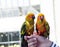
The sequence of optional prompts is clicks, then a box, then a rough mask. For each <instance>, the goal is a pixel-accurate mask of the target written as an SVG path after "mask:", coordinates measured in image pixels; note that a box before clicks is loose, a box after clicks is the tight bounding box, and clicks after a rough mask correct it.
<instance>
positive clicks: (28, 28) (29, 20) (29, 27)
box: [20, 13, 35, 47]
mask: <svg viewBox="0 0 60 47" xmlns="http://www.w3.org/2000/svg"><path fill="white" fill-rule="evenodd" d="M34 19H35V15H34V14H33V13H28V14H27V15H26V18H25V22H24V23H23V25H22V27H21V31H20V33H21V47H28V43H27V41H26V40H25V39H24V36H30V35H32V34H33V32H34Z"/></svg>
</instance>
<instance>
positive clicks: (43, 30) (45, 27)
mask: <svg viewBox="0 0 60 47" xmlns="http://www.w3.org/2000/svg"><path fill="white" fill-rule="evenodd" d="M36 32H37V34H38V35H39V36H43V37H44V38H48V39H49V33H50V26H49V24H48V22H47V21H46V19H45V16H44V14H43V13H39V14H38V16H37V21H36Z"/></svg>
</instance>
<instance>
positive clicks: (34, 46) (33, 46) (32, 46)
mask: <svg viewBox="0 0 60 47" xmlns="http://www.w3.org/2000/svg"><path fill="white" fill-rule="evenodd" d="M36 46H37V45H36V44H35V45H31V46H28V47H36Z"/></svg>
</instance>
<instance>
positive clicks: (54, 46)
mask: <svg viewBox="0 0 60 47" xmlns="http://www.w3.org/2000/svg"><path fill="white" fill-rule="evenodd" d="M50 47H59V46H58V45H57V44H56V43H54V42H52V44H51V46H50Z"/></svg>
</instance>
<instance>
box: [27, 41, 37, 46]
mask: <svg viewBox="0 0 60 47" xmlns="http://www.w3.org/2000/svg"><path fill="white" fill-rule="evenodd" d="M36 44H37V41H34V42H31V43H28V46H32V45H36Z"/></svg>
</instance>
